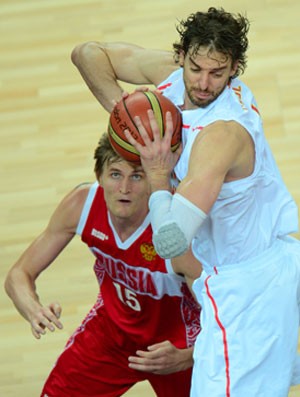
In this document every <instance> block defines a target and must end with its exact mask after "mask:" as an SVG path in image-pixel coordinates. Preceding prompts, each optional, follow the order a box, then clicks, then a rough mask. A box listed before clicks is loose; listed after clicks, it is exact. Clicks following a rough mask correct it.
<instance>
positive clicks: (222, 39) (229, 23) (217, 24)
mask: <svg viewBox="0 0 300 397" xmlns="http://www.w3.org/2000/svg"><path fill="white" fill-rule="evenodd" d="M249 27H250V22H249V20H248V19H247V18H246V17H244V16H242V15H241V14H237V15H234V14H231V13H229V12H226V11H224V9H223V8H219V9H217V8H214V7H210V8H209V9H208V11H207V12H196V13H195V14H191V15H190V16H189V17H188V18H187V19H186V20H182V21H180V23H179V25H178V26H177V27H176V30H177V32H178V33H179V35H180V42H179V43H174V44H173V49H174V57H175V60H176V62H178V61H179V54H180V53H182V52H183V53H184V55H186V54H187V53H188V52H191V51H192V54H196V53H197V52H198V50H199V48H200V47H202V46H203V47H206V48H208V49H209V53H211V52H213V51H217V52H220V53H222V54H224V55H225V56H226V57H230V58H231V60H232V64H234V63H235V62H236V61H238V68H237V71H236V73H235V75H234V76H233V77H237V76H239V75H240V74H242V73H244V70H245V69H246V65H247V57H246V51H247V49H248V38H247V34H248V31H249Z"/></svg>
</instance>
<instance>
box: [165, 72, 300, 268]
mask: <svg viewBox="0 0 300 397" xmlns="http://www.w3.org/2000/svg"><path fill="white" fill-rule="evenodd" d="M182 72H183V71H182V69H179V70H177V71H175V72H174V73H172V74H171V75H170V76H169V77H168V78H167V80H165V81H164V82H163V83H161V84H160V86H159V87H158V88H159V89H160V90H161V91H162V92H163V94H164V95H165V96H167V97H168V98H170V99H171V100H172V101H173V102H174V103H175V104H176V105H177V106H180V105H182V104H183V100H184V90H185V89H184V83H183V77H182ZM182 117H183V147H184V149H183V153H182V155H181V157H180V159H179V162H178V164H177V166H176V169H175V172H176V176H177V177H178V179H179V180H182V179H183V178H184V177H185V176H186V174H187V170H188V164H189V157H190V152H191V148H192V145H193V142H194V140H195V138H196V136H197V134H198V133H199V132H200V131H201V130H202V129H203V128H204V127H205V126H207V125H208V124H211V123H212V122H214V121H216V120H226V121H228V120H235V121H236V122H238V123H240V124H241V125H242V126H243V127H244V128H245V129H246V130H247V131H248V132H249V134H250V135H251V137H252V139H253V141H254V144H255V153H256V158H255V169H254V172H253V173H252V175H251V176H249V177H247V178H244V179H241V180H237V181H233V182H228V183H224V184H223V187H222V189H221V192H220V194H219V196H218V199H217V201H216V202H215V204H214V205H213V207H212V209H211V211H210V213H209V215H208V217H207V219H206V220H205V222H204V223H203V225H202V226H201V229H200V230H199V233H198V235H197V237H196V238H195V240H194V242H193V249H194V252H195V255H197V257H198V259H199V260H200V261H201V262H202V263H203V265H204V267H205V268H207V267H208V268H211V267H212V266H220V265H221V266H222V265H226V264H232V263H239V262H242V261H244V260H246V259H249V258H252V257H253V256H255V255H257V254H259V253H261V252H263V251H264V250H266V249H267V248H269V247H270V246H271V245H272V243H273V241H274V240H275V239H276V238H278V237H282V236H285V235H287V234H290V233H294V232H296V231H297V230H298V212H297V206H296V204H295V202H294V200H293V198H292V197H291V195H290V194H289V192H288V191H287V189H286V187H285V185H284V183H283V181H282V178H281V176H280V173H279V171H278V168H277V166H276V163H275V161H274V159H273V156H272V153H271V151H270V149H269V146H268V143H267V141H266V139H265V136H264V132H263V126H262V120H261V117H260V114H259V111H258V109H257V104H256V101H255V98H254V96H253V94H252V93H251V91H250V90H249V88H248V87H247V86H246V85H245V84H244V83H242V82H241V81H240V80H238V79H233V80H232V82H231V83H230V85H228V86H227V87H226V88H225V90H224V91H223V92H222V94H221V95H220V96H219V97H218V98H217V99H216V100H215V101H214V102H213V103H211V104H210V105H209V106H207V107H206V108H198V109H194V110H185V111H183V112H182Z"/></svg>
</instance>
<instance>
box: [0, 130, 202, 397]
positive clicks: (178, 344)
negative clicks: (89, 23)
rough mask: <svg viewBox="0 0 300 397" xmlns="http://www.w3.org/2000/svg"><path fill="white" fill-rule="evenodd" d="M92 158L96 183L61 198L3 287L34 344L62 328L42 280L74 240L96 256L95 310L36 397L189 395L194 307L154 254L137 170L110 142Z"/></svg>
mask: <svg viewBox="0 0 300 397" xmlns="http://www.w3.org/2000/svg"><path fill="white" fill-rule="evenodd" d="M95 159H96V166H95V171H96V175H97V179H98V181H97V182H95V183H94V184H82V185H80V186H78V187H77V188H76V189H74V190H73V191H72V192H70V193H69V194H68V195H67V196H66V197H65V198H64V199H63V201H62V202H61V203H60V204H59V206H58V207H57V209H56V210H55V212H54V214H53V216H52V217H51V219H50V222H49V224H48V226H47V227H46V229H45V231H44V232H43V233H42V234H41V235H40V236H39V237H38V238H37V239H36V240H35V241H34V242H33V243H32V244H31V245H30V247H29V248H28V249H27V250H26V251H25V252H24V253H23V254H22V256H21V257H20V259H19V260H18V261H17V262H16V264H15V265H14V266H13V267H12V269H11V270H10V272H9V274H8V276H7V279H6V283H5V286H6V290H7V293H8V295H9V296H10V297H11V299H12V300H13V302H14V304H15V306H16V308H17V309H18V311H19V312H20V313H21V314H22V315H23V317H24V318H25V319H26V320H27V321H28V322H29V323H30V325H31V329H32V332H33V335H34V336H35V337H36V338H40V337H41V335H44V334H45V331H46V330H50V331H54V329H55V328H58V329H61V328H62V323H61V320H60V313H61V307H60V305H59V304H57V303H51V304H49V305H44V304H42V303H41V300H40V298H39V296H41V294H40V293H39V296H38V294H37V292H36V282H35V280H36V279H37V277H38V275H39V274H40V273H41V272H42V271H43V270H45V269H46V268H47V267H48V266H49V265H50V264H51V263H52V262H53V261H54V260H55V258H56V257H57V256H58V255H59V253H60V252H61V251H62V250H63V249H64V248H65V246H66V245H67V244H68V243H69V242H70V241H71V240H72V238H73V237H74V236H75V234H78V235H80V236H81V239H82V241H83V242H84V243H85V244H87V246H88V247H89V248H90V250H91V252H92V253H93V254H94V256H95V257H96V262H95V265H94V271H95V274H96V277H97V280H98V283H99V287H100V292H99V296H98V299H97V302H96V304H95V305H94V307H93V308H92V309H91V311H90V312H89V313H88V315H87V316H86V318H85V319H84V321H83V322H82V324H81V325H80V326H79V327H78V329H77V330H76V331H75V332H74V334H73V335H72V336H71V338H70V340H69V341H68V343H67V345H66V347H65V349H64V351H63V352H62V354H61V355H60V356H59V358H58V360H57V362H56V363H55V365H54V368H53V370H52V371H51V373H50V375H49V377H48V379H47V380H46V382H45V385H44V388H43V390H42V393H41V397H58V396H59V397H71V396H72V397H91V396H93V397H102V396H106V397H118V396H121V395H122V394H124V393H125V392H126V391H127V390H128V389H130V388H131V387H132V386H133V385H134V384H135V383H137V382H140V381H143V380H148V381H149V383H150V384H151V386H152V388H153V389H154V391H155V393H156V395H157V396H159V397H174V396H175V397H176V396H177V397H188V396H189V393H190V384H191V367H192V364H193V358H192V350H193V345H194V342H195V339H196V336H197V334H198V332H199V330H200V325H199V312H200V309H199V305H198V304H197V303H196V301H195V300H194V299H193V297H192V295H191V292H190V291H189V289H188V287H187V284H186V282H185V280H184V277H183V276H182V275H179V274H176V273H175V272H174V270H173V268H172V266H171V263H170V260H164V259H162V258H160V257H159V256H158V255H157V253H156V252H155V250H154V248H153V244H152V229H151V224H150V219H149V214H148V199H149V194H150V189H149V184H148V182H147V178H146V175H145V173H144V171H143V169H142V167H141V166H140V165H135V164H131V163H128V162H126V161H124V160H123V159H122V158H121V157H120V156H119V155H117V154H116V153H115V152H114V150H113V149H112V147H111V145H110V143H109V140H108V137H107V135H106V134H105V135H103V136H102V138H101V140H100V144H99V146H98V148H97V149H96V151H95ZM182 259H185V260H189V263H190V265H191V262H193V266H192V267H191V273H190V279H193V278H195V277H196V275H199V274H200V265H199V262H198V261H196V260H195V258H193V257H192V256H191V255H190V253H189V254H187V255H183V258H182ZM177 262H179V261H178V260H175V261H174V264H173V266H176V263H177ZM71 271H72V270H71V269H70V272H71Z"/></svg>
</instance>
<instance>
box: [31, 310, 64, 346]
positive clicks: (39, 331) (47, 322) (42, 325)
mask: <svg viewBox="0 0 300 397" xmlns="http://www.w3.org/2000/svg"><path fill="white" fill-rule="evenodd" d="M61 311H62V309H61V306H60V305H59V303H50V304H49V305H48V306H40V307H39V309H38V310H36V311H35V313H34V314H33V315H32V316H31V318H30V324H31V331H32V334H33V336H34V337H35V338H37V339H40V338H41V335H45V334H46V330H47V329H48V330H49V331H51V332H53V331H55V328H58V329H62V328H63V325H62V323H61V322H60V320H59V318H60V315H61Z"/></svg>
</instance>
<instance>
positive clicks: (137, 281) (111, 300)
mask: <svg viewBox="0 0 300 397" xmlns="http://www.w3.org/2000/svg"><path fill="white" fill-rule="evenodd" d="M77 232H78V234H80V235H81V238H82V240H83V241H84V242H85V243H86V244H87V245H88V247H89V248H90V250H91V251H92V253H93V254H94V256H95V257H96V262H95V265H94V271H95V274H96V277H97V280H98V283H99V286H100V291H101V296H102V299H103V305H104V307H105V310H106V312H107V313H108V315H109V317H110V318H111V320H112V321H113V322H114V324H115V325H116V326H117V327H118V328H119V329H120V330H121V331H123V332H124V333H127V334H128V335H129V336H131V338H136V339H137V340H138V341H139V343H140V344H142V343H143V341H144V343H145V345H147V344H148V343H156V342H158V341H162V340H166V339H168V340H170V341H172V342H173V343H174V344H175V345H176V346H177V347H186V346H192V345H193V344H194V342H195V338H196V336H197V334H198V332H199V330H200V319H199V317H200V311H199V306H198V304H197V303H196V302H195V301H194V299H193V298H192V295H191V293H190V291H189V290H188V288H187V285H186V283H185V282H184V278H183V277H181V276H179V275H177V274H175V273H174V272H173V270H172V267H171V265H170V262H169V261H165V260H164V259H162V258H160V257H159V256H158V255H157V253H156V252H155V249H154V247H153V244H152V229H151V225H150V220H149V218H148V217H146V219H145V220H144V222H143V224H142V225H141V226H140V227H139V228H138V229H137V230H136V231H135V232H134V233H133V235H131V236H130V238H129V239H128V240H127V241H125V242H122V241H121V240H120V239H119V237H118V235H117V233H116V231H115V229H114V226H113V224H112V221H111V219H110V215H109V213H108V210H107V207H106V203H105V200H104V194H103V189H102V187H100V186H99V185H98V184H97V183H95V184H94V185H93V186H92V187H91V189H90V193H89V195H88V198H87V200H86V203H85V205H84V208H83V211H82V215H81V219H80V222H79V227H78V230H77Z"/></svg>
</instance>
